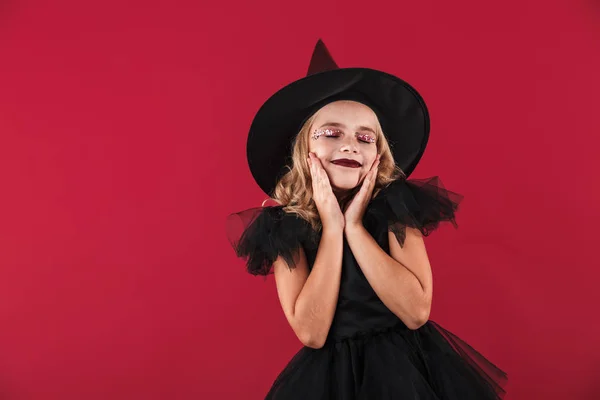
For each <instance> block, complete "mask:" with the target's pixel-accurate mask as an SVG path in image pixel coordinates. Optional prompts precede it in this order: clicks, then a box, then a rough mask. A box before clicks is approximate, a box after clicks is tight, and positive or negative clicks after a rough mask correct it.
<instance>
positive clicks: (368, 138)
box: [311, 129, 375, 143]
mask: <svg viewBox="0 0 600 400" xmlns="http://www.w3.org/2000/svg"><path fill="white" fill-rule="evenodd" d="M341 133H342V131H340V130H339V129H316V130H315V131H314V132H313V134H312V136H311V137H312V138H313V139H314V140H317V139H318V138H319V137H321V136H323V135H325V136H329V137H337V136H334V135H336V134H341ZM357 137H358V139H359V140H361V141H363V142H365V143H375V138H374V137H373V136H370V135H357Z"/></svg>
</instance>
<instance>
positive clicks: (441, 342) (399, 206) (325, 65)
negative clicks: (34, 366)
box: [227, 40, 507, 400]
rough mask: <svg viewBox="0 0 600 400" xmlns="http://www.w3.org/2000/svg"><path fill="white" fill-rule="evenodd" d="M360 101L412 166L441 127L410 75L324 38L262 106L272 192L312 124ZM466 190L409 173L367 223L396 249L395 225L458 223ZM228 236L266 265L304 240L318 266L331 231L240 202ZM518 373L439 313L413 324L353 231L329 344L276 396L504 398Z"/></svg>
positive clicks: (254, 266)
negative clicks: (381, 294) (382, 292)
mask: <svg viewBox="0 0 600 400" xmlns="http://www.w3.org/2000/svg"><path fill="white" fill-rule="evenodd" d="M341 99H351V100H356V101H359V102H361V103H363V104H366V105H367V106H369V107H371V109H373V111H374V112H375V113H376V115H377V117H378V119H379V121H380V123H381V125H382V129H383V132H384V134H385V135H386V138H387V140H388V142H389V143H390V147H391V149H392V153H393V155H394V159H395V161H396V163H397V165H399V166H400V167H401V168H402V170H403V171H404V173H405V174H406V176H407V177H408V176H409V175H410V173H411V172H412V171H413V170H414V168H415V167H416V165H417V163H418V161H419V159H420V158H421V156H422V154H423V152H424V150H425V147H426V144H427V140H428V138H429V114H428V112H427V108H426V106H425V102H424V101H423V99H422V98H421V96H420V95H419V94H418V92H417V91H416V90H415V89H414V88H413V87H411V86H410V85H409V84H407V83H406V82H404V81H402V80H401V79H399V78H397V77H395V76H393V75H389V74H386V73H384V72H381V71H377V70H372V69H366V68H347V69H340V68H338V67H337V65H336V64H335V62H334V61H333V59H332V58H331V56H330V54H329V52H328V51H327V49H326V48H325V46H324V44H323V42H322V41H320V40H319V42H318V43H317V46H316V47H315V51H314V53H313V57H312V60H311V65H310V67H309V71H308V74H307V77H305V78H303V79H300V80H298V81H295V82H293V83H291V84H289V85H287V86H286V87H284V88H283V89H281V90H280V91H278V92H277V93H275V94H274V95H273V96H272V97H271V98H270V99H269V100H267V102H266V103H265V104H264V105H263V106H262V107H261V109H260V110H259V111H258V113H257V115H256V117H255V119H254V121H253V123H252V126H251V128H250V134H249V136H248V144H247V153H248V154H247V155H248V162H249V166H250V170H251V172H252V175H253V176H254V178H255V180H256V181H257V183H258V185H259V186H260V187H261V188H262V189H263V190H264V191H265V193H267V194H269V195H271V194H272V191H273V189H274V187H275V184H276V182H277V180H278V179H279V178H280V177H281V176H282V173H283V171H284V166H285V165H286V164H287V163H289V157H290V155H291V143H292V141H293V138H294V137H295V135H296V134H297V133H298V131H299V129H300V127H301V126H302V124H303V123H304V121H306V119H307V118H309V117H310V116H311V115H312V114H313V113H314V112H316V111H317V110H318V109H320V108H321V107H322V106H323V105H325V104H327V103H329V102H331V101H335V100H341ZM461 200H462V196H461V195H460V194H458V193H455V192H452V191H448V190H446V189H445V188H444V186H443V184H442V183H441V181H440V180H439V178H438V177H432V178H427V179H404V178H402V179H397V180H395V181H393V182H392V183H391V184H389V185H388V186H387V187H385V188H383V189H382V190H381V191H380V192H379V193H378V194H377V196H375V197H374V198H373V199H372V200H371V201H370V203H369V204H368V206H367V208H366V210H365V214H364V218H363V225H364V227H365V229H366V230H367V231H368V232H369V233H370V234H371V235H372V236H373V238H374V239H375V240H376V241H377V243H378V244H379V246H380V247H381V248H382V249H383V250H384V251H385V252H386V253H388V254H389V252H390V250H389V238H388V231H391V232H393V233H394V235H395V236H396V238H397V239H398V242H399V243H400V244H401V245H403V244H404V240H405V232H406V231H405V229H406V227H407V226H408V227H411V228H417V229H419V230H420V231H421V232H422V233H423V235H425V236H427V235H429V234H430V233H431V232H432V231H433V230H435V229H436V228H437V227H438V226H439V224H440V223H441V222H444V221H447V222H451V223H452V224H453V225H454V226H455V227H456V220H455V213H456V211H457V210H458V205H459V203H460V202H461ZM227 230H228V237H229V240H230V242H231V244H232V246H233V248H234V249H235V251H236V254H237V255H238V256H239V257H243V258H244V259H245V260H246V261H247V270H248V272H250V273H252V274H254V275H265V276H266V275H268V274H270V273H272V265H273V262H274V261H275V260H276V259H277V257H278V256H282V257H283V258H284V259H285V260H286V261H287V263H288V265H289V266H290V268H294V267H295V264H294V260H293V257H292V254H293V252H294V250H295V249H297V248H299V247H300V246H301V247H302V248H303V249H304V251H305V254H306V259H307V263H308V266H309V269H311V268H312V266H313V264H314V262H315V258H316V255H317V250H318V245H319V241H320V235H321V232H319V231H316V230H314V229H313V228H312V227H311V225H310V224H309V223H308V222H307V221H305V220H304V219H302V218H300V217H299V216H297V215H296V214H292V213H286V212H285V211H284V210H283V206H270V207H256V208H251V209H248V210H245V211H241V212H238V213H234V214H231V215H230V216H229V217H228V220H227ZM506 381H507V375H506V373H504V372H503V371H502V370H500V369H499V368H498V367H496V366H495V365H494V364H492V363H491V362H490V361H488V360H487V359H485V358H484V357H483V356H482V355H481V354H480V353H478V352H477V351H476V350H475V349H473V348H472V347H471V346H469V345H468V344H467V343H466V342H464V341H463V340H461V339H460V338H459V337H457V336H456V335H454V334H453V333H451V332H449V331H448V330H446V329H444V328H443V327H441V326H440V325H439V324H437V323H435V322H434V321H432V320H429V321H428V322H427V323H426V324H425V325H423V326H422V327H420V328H419V329H416V330H411V329H408V328H407V327H406V325H405V324H404V323H403V322H402V321H401V320H400V319H399V318H398V317H397V316H396V315H395V314H393V313H392V312H391V311H390V310H389V309H388V308H387V307H386V306H385V305H384V304H383V302H382V301H381V300H380V299H379V298H378V296H377V295H376V293H375V292H374V290H373V289H372V287H371V286H370V285H369V282H368V281H367V279H366V278H365V276H364V274H363V272H362V270H361V268H360V266H359V265H358V263H357V262H356V260H355V258H354V256H353V254H352V251H351V249H350V247H349V245H348V243H347V241H346V239H345V238H344V247H343V259H342V274H341V282H340V291H339V298H338V303H337V307H336V310H335V316H334V318H333V322H332V325H331V328H330V331H329V334H328V337H327V341H326V342H325V345H324V346H323V347H322V348H320V349H312V348H309V347H303V348H302V349H301V350H300V351H299V352H298V353H297V354H296V355H295V356H294V357H293V358H292V360H291V361H290V362H289V364H288V365H287V366H286V368H285V369H284V370H283V371H282V372H281V373H280V374H279V376H278V377H277V378H276V379H275V381H274V383H273V386H272V388H271V390H270V391H269V393H268V394H267V396H266V398H267V399H286V400H289V399H292V400H293V399H311V400H312V399H315V400H317V399H340V400H341V399H343V400H358V399H369V400H374V399H421V400H424V399H431V400H434V399H435V400H441V399H445V400H467V399H478V400H482V399H500V398H503V396H504V394H505V389H504V386H505V384H506Z"/></svg>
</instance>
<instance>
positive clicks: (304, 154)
mask: <svg viewBox="0 0 600 400" xmlns="http://www.w3.org/2000/svg"><path fill="white" fill-rule="evenodd" d="M317 114H318V111H317V112H315V113H314V114H313V115H312V116H311V117H310V118H308V119H307V120H306V122H305V123H304V125H302V128H301V129H300V131H299V132H298V135H296V138H295V139H294V142H293V144H292V163H291V165H286V167H285V168H286V169H287V170H288V171H287V172H286V173H285V175H283V176H282V177H281V179H280V180H279V181H278V182H277V185H276V186H275V191H274V193H273V197H272V200H274V201H276V202H277V203H279V204H280V205H282V206H284V207H283V210H284V211H285V212H287V213H295V214H297V215H298V216H299V217H300V218H303V219H304V220H306V221H308V222H309V223H310V224H311V226H312V227H313V229H315V230H316V231H320V230H321V229H322V224H321V218H320V217H319V212H318V210H317V206H316V204H315V202H314V200H313V189H312V177H311V174H310V167H309V165H308V162H307V158H308V143H309V142H308V141H309V134H310V128H311V126H312V124H313V122H314V120H315V119H316V117H317ZM375 125H376V126H375V131H376V133H377V140H376V141H375V144H376V146H377V153H378V154H380V155H381V158H380V163H379V168H378V171H377V179H376V181H375V187H374V188H373V197H375V196H377V194H378V193H379V191H380V190H381V189H383V188H384V187H386V186H387V185H388V184H389V183H391V182H392V181H394V180H396V179H398V178H403V179H406V175H405V174H404V172H403V171H402V169H400V167H398V166H397V165H396V163H395V162H394V157H393V155H392V151H391V149H390V145H389V143H388V141H387V139H386V138H385V135H384V134H383V130H382V128H381V124H380V123H379V120H378V119H376V124H375ZM359 190H360V186H358V187H356V188H354V189H352V190H351V191H350V192H349V193H348V195H347V196H345V198H344V199H343V200H341V201H340V208H341V209H342V211H343V210H344V209H345V207H346V205H347V204H348V203H349V202H350V200H352V198H354V195H356V193H358V191H359ZM267 200H268V199H267ZM267 200H265V202H266V201H267ZM265 202H263V205H264V203H265Z"/></svg>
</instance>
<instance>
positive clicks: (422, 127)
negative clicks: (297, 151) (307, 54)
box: [246, 41, 429, 196]
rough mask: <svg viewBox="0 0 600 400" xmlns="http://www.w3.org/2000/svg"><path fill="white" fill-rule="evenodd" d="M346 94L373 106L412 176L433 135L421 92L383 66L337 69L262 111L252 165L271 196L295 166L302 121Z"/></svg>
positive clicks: (250, 151) (287, 90)
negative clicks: (380, 68) (294, 153)
mask: <svg viewBox="0 0 600 400" xmlns="http://www.w3.org/2000/svg"><path fill="white" fill-rule="evenodd" d="M320 44H321V45H322V42H321V41H320ZM318 45H319V44H318ZM313 57H314V55H313ZM342 99H350V100H356V101H359V102H361V103H364V104H365V105H367V106H369V107H370V108H371V109H373V111H374V112H375V114H376V115H377V117H378V119H379V122H380V124H381V127H382V129H383V132H384V134H385V136H386V139H387V140H388V142H389V144H390V148H391V151H392V154H393V157H394V161H395V162H396V164H397V165H398V166H399V167H400V168H401V169H402V171H403V172H404V173H405V174H406V176H407V177H408V176H409V175H410V174H411V172H412V171H413V170H414V169H415V167H416V166H417V164H418V162H419V160H420V159H421V157H422V155H423V153H424V151H425V147H426V146H427V141H428V139H429V113H428V110H427V107H426V105H425V102H424V100H423V98H422V97H421V95H420V94H419V93H418V92H417V91H416V90H415V89H414V88H413V87H412V86H411V85H409V84H408V83H407V82H405V81H403V80H402V79H400V78H398V77H396V76H394V75H391V74H388V73H385V72H382V71H378V70H374V69H369V68H334V69H330V70H327V71H323V72H318V73H313V74H311V75H309V76H306V77H304V78H302V79H299V80H297V81H294V82H292V83H290V84H288V85H287V86H285V87H283V88H282V89H280V90H279V91H277V92H276V93H275V94H273V95H272V96H271V97H270V98H269V99H268V100H267V101H266V102H265V103H264V104H263V105H262V107H261V108H260V109H259V111H258V112H257V113H256V115H255V117H254V120H253V122H252V125H251V127H250V132H249V135H248V141H247V146H246V150H247V157H248V165H249V167H250V171H251V173H252V176H253V177H254V179H255V180H256V182H257V184H258V185H259V186H260V188H261V189H262V190H263V191H264V192H265V193H266V194H267V195H269V196H272V195H273V191H274V189H275V186H276V184H277V182H278V180H279V179H280V178H281V177H282V176H283V174H284V173H285V172H286V168H285V166H286V165H291V151H292V144H293V141H294V139H295V137H296V135H297V134H298V132H299V130H300V128H301V127H302V124H303V123H304V122H305V121H306V119H307V118H309V117H310V116H311V115H312V114H314V113H315V112H316V111H318V110H319V109H320V108H321V107H323V106H324V105H325V104H328V103H330V102H332V101H335V100H342Z"/></svg>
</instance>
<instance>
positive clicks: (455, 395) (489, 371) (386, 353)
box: [265, 320, 507, 400]
mask: <svg viewBox="0 0 600 400" xmlns="http://www.w3.org/2000/svg"><path fill="white" fill-rule="evenodd" d="M506 383H507V375H506V373H504V372H503V371H502V370H500V369H499V368H498V367H496V366H495V365H494V364H492V363H491V362H490V361H488V360H486V359H485V358H484V357H483V356H482V355H481V354H479V353H478V352H477V351H476V350H475V349H473V348H472V347H471V346H469V345H468V344H467V343H466V342H464V341H462V340H461V339H460V338H458V337H457V336H456V335H454V334H452V333H451V332H449V331H447V330H445V329H444V328H442V327H441V326H440V325H438V324H437V323H435V322H434V321H431V320H430V321H428V322H427V323H426V324H425V325H423V326H422V327H421V328H419V329H417V330H410V329H408V328H406V326H404V324H399V325H398V326H396V327H392V328H386V329H382V330H379V331H375V332H369V333H365V334H358V335H356V336H354V337H351V338H345V339H342V340H337V341H330V342H328V343H326V344H325V346H324V347H323V348H320V349H312V348H309V347H303V348H302V349H301V350H300V351H299V352H298V353H297V354H296V355H295V356H294V357H293V358H292V360H291V361H290V362H289V363H288V365H287V366H286V368H285V369H284V370H283V371H282V372H281V373H280V375H279V376H278V377H277V379H276V380H275V382H274V384H273V386H272V387H271V390H270V391H269V392H268V394H267V396H266V397H265V399H288V400H295V399H298V400H300V399H314V400H321V399H322V400H325V399H339V400H374V399H381V400H384V399H389V400H391V399H395V400H396V399H411V400H413V399H415V400H416V399H419V400H475V399H477V400H481V399H502V398H504V395H505V394H506V392H505V389H504V386H505V385H506Z"/></svg>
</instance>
